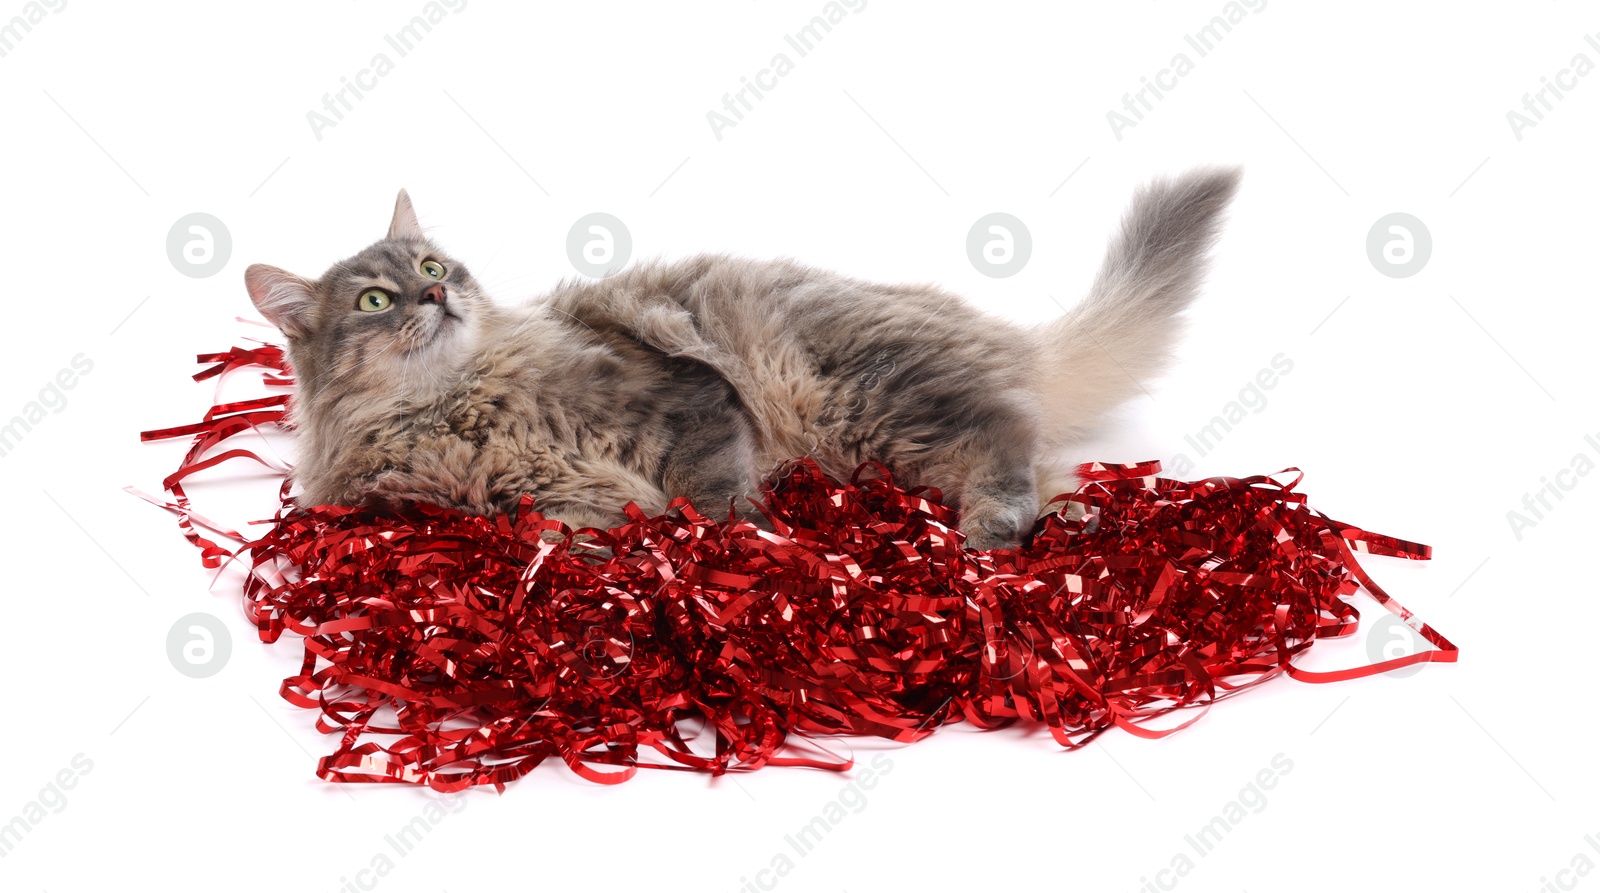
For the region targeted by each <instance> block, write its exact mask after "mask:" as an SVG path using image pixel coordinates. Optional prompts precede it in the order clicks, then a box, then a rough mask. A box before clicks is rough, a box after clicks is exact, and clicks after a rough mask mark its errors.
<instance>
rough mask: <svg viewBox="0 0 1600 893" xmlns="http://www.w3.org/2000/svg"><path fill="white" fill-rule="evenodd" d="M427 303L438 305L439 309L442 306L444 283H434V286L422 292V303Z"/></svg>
mask: <svg viewBox="0 0 1600 893" xmlns="http://www.w3.org/2000/svg"><path fill="white" fill-rule="evenodd" d="M429 301H432V302H433V303H435V304H438V305H439V306H441V307H442V306H444V283H443V282H435V283H434V284H432V285H430V286H428V287H427V288H426V289H424V290H423V292H422V302H423V303H424V304H426V303H428V302H429Z"/></svg>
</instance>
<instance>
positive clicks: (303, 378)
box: [244, 189, 491, 393]
mask: <svg viewBox="0 0 1600 893" xmlns="http://www.w3.org/2000/svg"><path fill="white" fill-rule="evenodd" d="M244 279H245V286H246V287H247V288H248V289H249V291H250V300H252V301H254V302H255V305H256V308H257V309H259V310H260V311H261V312H262V313H263V314H264V315H265V316H266V317H267V319H268V320H271V322H272V323H273V324H274V325H276V326H277V327H278V328H279V330H281V331H282V332H283V334H284V335H286V336H287V337H288V339H289V360H290V363H291V364H292V365H293V367H294V373H295V376H296V378H298V379H299V381H300V384H301V386H302V388H303V390H305V391H308V392H314V391H319V390H322V389H323V386H325V385H331V384H333V383H335V382H337V383H338V384H339V386H340V387H339V390H340V391H342V392H346V393H348V392H353V391H361V390H369V389H384V390H388V391H391V392H392V391H395V390H410V389H415V388H422V387H425V386H426V385H427V384H428V383H430V382H438V381H439V380H440V378H441V373H442V372H443V371H445V370H446V369H447V368H449V367H450V366H451V364H453V363H454V362H455V361H456V360H458V359H459V358H460V357H462V356H464V355H466V354H467V353H468V350H469V349H470V347H471V346H472V345H473V344H474V343H475V341H476V338H477V333H478V331H479V328H480V323H481V322H482V319H481V317H482V316H483V315H484V314H485V313H487V312H489V310H490V308H491V303H490V301H489V298H488V296H487V295H486V294H485V293H484V291H483V289H482V288H481V287H480V286H479V285H478V283H477V281H476V280H474V279H473V278H472V275H471V274H470V273H468V272H467V269H466V267H465V266H464V265H462V264H461V263H459V262H457V261H456V260H455V259H454V258H451V257H450V256H449V255H447V254H445V253H444V252H443V251H441V250H440V249H439V247H438V246H437V245H435V244H434V243H433V242H432V241H430V240H429V239H428V238H427V237H426V236H424V235H423V234H422V227H421V226H419V225H418V224H417V214H416V211H414V210H413V209H412V207H411V198H410V197H409V196H407V195H406V193H405V190H403V189H402V190H401V191H400V196H399V198H398V199H397V200H396V201H395V207H394V219H393V220H392V221H391V222H390V224H389V233H388V235H386V236H385V237H384V238H382V239H380V240H378V241H377V242H374V243H373V244H372V245H370V246H368V247H367V248H366V249H365V250H363V251H361V252H360V253H359V254H356V255H354V256H353V257H349V258H346V259H345V260H342V261H340V262H338V263H336V264H334V265H333V266H332V267H331V268H330V269H329V270H328V271H327V272H326V273H324V274H322V277H321V278H319V279H306V278H304V277H302V276H297V275H295V274H293V273H290V272H288V271H286V270H280V269H278V268H277V267H270V266H267V265H265V264H253V265H251V266H250V268H249V269H247V270H245V273H244Z"/></svg>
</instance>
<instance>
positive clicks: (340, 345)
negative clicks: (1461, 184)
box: [245, 169, 1239, 549]
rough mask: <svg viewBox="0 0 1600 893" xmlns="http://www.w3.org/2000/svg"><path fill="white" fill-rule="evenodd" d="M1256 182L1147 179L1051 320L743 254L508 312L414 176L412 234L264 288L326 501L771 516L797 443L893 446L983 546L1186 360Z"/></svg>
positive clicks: (260, 293)
mask: <svg viewBox="0 0 1600 893" xmlns="http://www.w3.org/2000/svg"><path fill="white" fill-rule="evenodd" d="M1238 180H1239V172H1238V171H1237V170H1233V169H1226V170H1210V169H1208V170H1201V171H1197V172H1193V173H1190V174H1188V175H1185V176H1183V177H1179V178H1176V179H1172V180H1164V181H1159V182H1156V183H1153V184H1151V185H1149V186H1148V187H1146V188H1145V189H1143V190H1142V191H1140V192H1139V194H1138V195H1136V196H1135V198H1134V200H1133V203H1132V205H1131V207H1130V209H1129V210H1128V212H1127V215H1126V217H1125V219H1124V220H1123V223H1122V230H1121V232H1120V233H1119V234H1118V235H1117V236H1116V237H1115V238H1114V239H1113V240H1112V242H1111V245H1110V251H1109V253H1108V254H1107V256H1106V258H1105V262H1104V264H1103V265H1102V266H1101V268H1100V272H1099V275H1098V277H1097V278H1096V280H1095V283H1094V287H1093V289H1092V290H1091V292H1090V294H1089V296H1088V297H1087V298H1086V299H1085V300H1084V301H1082V302H1081V303H1079V304H1078V305H1077V306H1076V307H1074V308H1073V310H1072V311H1071V312H1069V313H1067V314H1066V315H1065V316H1063V317H1061V318H1059V319H1057V320H1055V321H1053V322H1050V323H1047V324H1045V325H1042V326H1039V327H1037V328H1024V327H1021V326H1018V325H1015V324H1012V323H1009V322H1006V321H1004V320H1001V319H997V318H994V317H992V316H989V315H986V314H984V313H982V312H980V311H978V310H977V309H975V308H974V307H972V306H971V305H969V304H967V303H965V302H964V301H962V300H961V299H960V298H958V297H957V296H955V295H953V294H950V293H948V292H945V291H942V290H940V289H938V288H936V287H933V286H930V285H884V284H878V283H872V282H863V281H861V280H858V279H852V278H850V277H847V276H842V275H839V274H837V273H831V272H827V271H825V270H818V269H813V268H810V267H806V266H803V265H801V264H798V263H795V262H792V261H788V260H778V261H752V260H742V259H736V258H732V257H727V256H722V255H701V256H698V257H694V258H691V259H688V260H684V261H679V262H675V263H661V262H657V263H645V264H638V265H635V266H632V267H629V268H627V269H625V270H622V271H620V272H618V273H615V274H614V275H611V276H609V277H607V278H605V279H602V280H599V281H589V280H582V281H570V282H566V283H563V284H561V285H559V286H557V287H556V289H555V290H554V291H552V292H551V293H550V294H548V295H545V296H543V297H540V298H537V299H534V300H532V301H529V302H527V303H525V304H522V305H520V306H515V307H505V306H499V305H497V304H495V303H493V302H491V300H490V299H489V297H488V295H487V294H485V292H484V289H483V288H482V287H481V286H480V285H479V284H478V283H477V282H476V281H475V280H474V279H473V278H472V274H471V273H469V272H468V271H467V269H466V267H465V266H464V265H463V264H462V263H461V262H460V261H458V260H456V259H455V258H453V257H451V256H450V255H448V254H446V253H445V252H444V251H442V250H441V249H440V248H439V247H438V246H437V245H435V244H434V243H433V242H432V241H430V240H429V239H428V238H427V237H426V236H425V235H424V234H423V232H422V229H421V227H420V226H418V224H417V217H416V213H415V212H414V211H413V210H412V207H411V200H410V199H409V198H408V197H407V196H406V194H405V192H403V191H402V192H401V193H400V197H399V200H398V201H397V203H396V205H395V210H394V218H393V222H392V223H391V224H390V226H389V233H388V235H387V236H386V237H385V238H383V239H382V240H380V241H378V242H376V243H374V244H373V245H371V246H370V247H368V248H367V249H366V250H364V251H362V252H361V253H359V254H357V255H355V256H353V257H351V258H348V259H346V260H344V261H341V262H339V263H337V264H334V266H333V268H332V269H330V270H328V271H327V272H326V273H325V274H323V276H322V277H321V278H320V279H306V278H303V277H300V276H296V275H294V274H292V273H289V272H286V271H284V270H280V269H278V268H276V267H269V266H264V265H261V264H257V265H254V266H251V267H250V268H249V269H248V270H246V271H245V282H246V284H247V286H248V288H249V291H250V297H251V299H252V300H253V301H254V302H255V305H256V307H257V308H259V309H260V310H261V312H262V313H263V314H265V315H266V317H267V318H268V319H270V320H271V321H272V322H273V323H274V324H275V325H277V326H278V328H279V329H281V330H282V331H283V333H284V334H285V335H286V336H287V337H288V349H289V360H290V363H291V365H292V367H293V369H294V372H295V375H296V378H297V385H296V390H295V393H294V397H293V401H294V402H293V409H294V418H295V421H296V423H297V425H298V433H299V457H298V461H297V463H296V466H295V469H294V479H295V482H296V484H297V486H298V487H299V488H300V492H299V494H298V496H297V497H296V498H297V500H298V501H299V502H300V503H301V504H303V505H311V504H325V503H334V504H345V505H360V504H364V505H373V506H378V507H391V508H392V507H394V506H397V505H399V504H403V503H407V502H429V503H434V504H436V505H445V506H453V507H456V508H459V509H463V510H466V511H469V512H475V513H480V514H489V513H493V512H497V511H507V510H510V509H512V508H513V507H515V505H516V504H517V501H518V499H519V498H520V497H521V496H522V495H523V494H524V493H532V494H533V495H534V497H535V500H536V503H535V505H536V508H537V509H538V510H539V511H542V512H544V513H545V514H546V515H548V516H551V517H555V518H558V519H560V520H562V521H563V522H565V523H566V524H568V525H569V526H571V527H573V528H580V527H588V526H595V527H606V526H612V525H614V524H616V523H618V522H620V521H621V520H622V518H623V515H622V513H621V509H622V507H623V506H624V505H625V504H626V503H627V502H628V501H629V500H632V501H634V502H635V503H637V504H638V505H639V507H640V508H642V509H643V510H644V511H645V512H647V513H651V514H655V513H659V512H661V511H664V510H665V508H666V505H667V503H668V501H669V500H670V499H672V498H673V497H675V496H687V497H690V499H691V500H692V501H693V503H694V505H695V507H696V508H698V509H699V510H701V511H702V512H705V513H707V514H710V515H712V516H713V517H718V516H721V517H726V515H727V512H728V511H729V508H730V505H731V506H732V508H733V510H734V511H736V512H737V513H738V514H739V515H740V516H742V517H745V518H748V519H750V520H752V521H756V522H757V523H761V524H763V526H766V525H765V522H764V518H763V516H762V515H761V514H760V513H759V512H758V511H756V510H755V509H754V507H753V506H752V505H751V503H750V502H749V501H748V500H747V499H746V497H752V498H754V497H757V496H758V495H759V487H760V483H761V481H762V478H763V476H764V475H766V474H768V473H770V472H772V471H774V470H775V469H776V468H777V467H778V466H779V465H780V463H782V462H783V461H784V460H787V459H791V458H795V457H799V456H810V457H812V458H813V459H815V460H816V461H817V463H818V464H819V465H821V466H822V468H823V469H825V470H826V471H828V472H829V473H831V474H833V475H835V476H841V477H845V478H848V476H849V475H850V473H851V472H853V471H854V470H855V468H856V467H857V466H858V465H859V464H860V463H861V462H863V461H866V460H869V459H871V460H877V461H880V462H883V463H884V464H885V465H887V466H888V467H889V468H890V469H891V471H892V472H893V473H894V475H895V479H896V481H898V482H900V483H902V484H907V485H911V484H928V485H932V486H936V487H939V488H940V489H941V490H943V491H944V493H945V494H946V498H948V499H951V500H954V501H955V504H956V505H957V506H958V508H959V510H960V519H961V528H962V530H963V532H964V533H965V534H966V541H967V545H968V547H970V548H976V549H991V548H1000V547H1014V546H1016V545H1018V543H1019V541H1020V539H1021V537H1023V536H1024V535H1025V534H1026V533H1027V532H1028V531H1029V529H1030V527H1031V526H1032V524H1033V522H1034V520H1035V519H1036V518H1037V517H1038V515H1039V513H1040V512H1041V509H1042V507H1043V505H1044V504H1045V503H1046V502H1047V501H1048V500H1049V499H1051V498H1052V497H1054V496H1056V495H1057V494H1061V493H1065V492H1070V491H1072V490H1074V489H1075V487H1076V484H1077V481H1076V480H1075V479H1074V477H1073V475H1072V472H1071V466H1070V465H1067V464H1065V463H1063V462H1062V460H1061V452H1062V449H1063V448H1064V447H1067V446H1069V445H1070V444H1071V443H1072V442H1073V441H1075V440H1077V439H1079V438H1081V437H1083V436H1084V435H1085V434H1086V433H1088V432H1089V431H1091V430H1093V429H1094V428H1095V426H1096V425H1097V424H1099V423H1100V422H1101V421H1102V419H1103V418H1104V416H1105V415H1106V413H1107V412H1108V411H1109V410H1111V409H1112V408H1113V407H1115V406H1116V405H1117V404H1119V403H1121V402H1123V401H1124V400H1126V399H1128V398H1129V397H1131V396H1133V395H1134V394H1135V393H1137V389H1138V384H1137V381H1136V380H1137V379H1142V378H1145V377H1147V376H1150V375H1152V374H1155V373H1157V372H1158V371H1160V369H1161V367H1162V366H1163V365H1164V363H1165V361H1166V358H1167V354H1168V352H1169V349H1170V347H1171V346H1172V343H1173V341H1174V339H1175V337H1176V334H1177V331H1178V325H1179V322H1180V320H1179V316H1178V314H1179V313H1180V311H1182V310H1183V309H1184V308H1185V307H1186V306H1187V305H1188V304H1189V303H1190V301H1191V299H1193V297H1194V296H1195V293H1196V289H1197V286H1198V283H1199V279H1200V277H1201V274H1202V271H1203V266H1204V261H1205V255H1206V252H1207V250H1208V248H1209V247H1210V245H1211V243H1212V242H1213V241H1214V239H1215V236H1216V233H1217V229H1218V226H1219V218H1220V216H1221V213H1222V211H1223V210H1224V208H1225V207H1226V206H1227V204H1228V201H1229V199H1230V198H1231V197H1232V196H1233V193H1234V191H1235V189H1236V188H1237V186H1238Z"/></svg>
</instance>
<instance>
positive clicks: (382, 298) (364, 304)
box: [356, 288, 393, 313]
mask: <svg viewBox="0 0 1600 893" xmlns="http://www.w3.org/2000/svg"><path fill="white" fill-rule="evenodd" d="M391 303H393V302H392V301H391V300H389V293H388V292H385V291H384V290H383V289H381V288H369V289H367V290H366V291H364V292H362V293H361V298H360V299H359V300H357V301H356V309H357V310H365V311H366V312H368V313H376V312H377V311H379V310H388V309H389V305H390V304H391Z"/></svg>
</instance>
